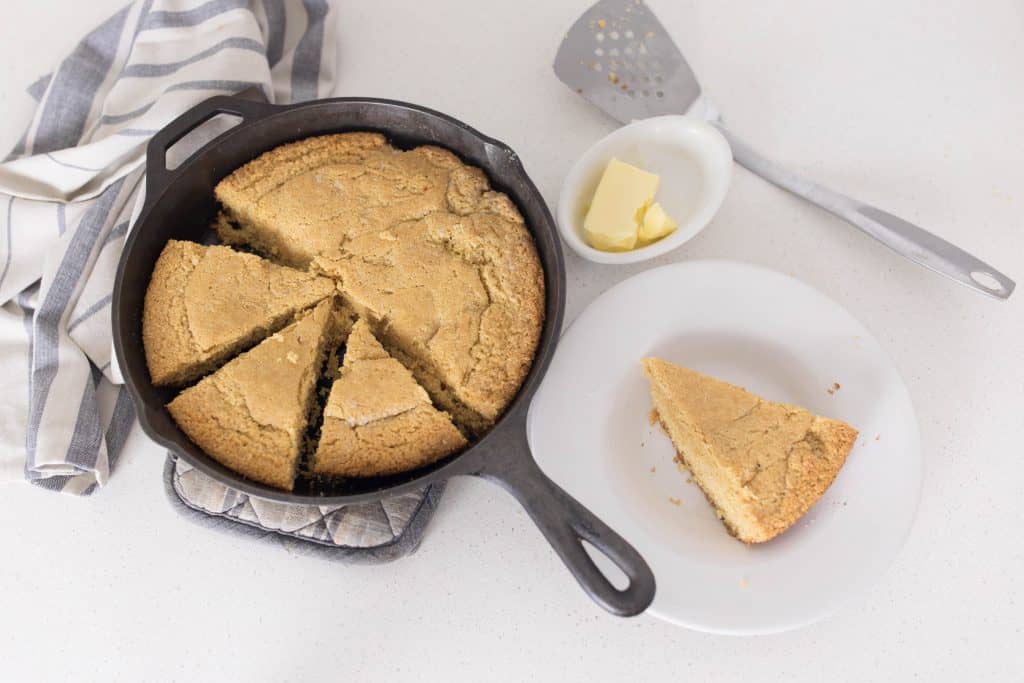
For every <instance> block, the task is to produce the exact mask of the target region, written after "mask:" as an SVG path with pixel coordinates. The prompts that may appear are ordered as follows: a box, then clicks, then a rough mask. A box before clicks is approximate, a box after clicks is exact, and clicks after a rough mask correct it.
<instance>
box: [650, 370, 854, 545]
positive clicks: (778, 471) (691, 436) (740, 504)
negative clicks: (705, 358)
mask: <svg viewBox="0 0 1024 683" xmlns="http://www.w3.org/2000/svg"><path fill="white" fill-rule="evenodd" d="M643 365H644V372H645V374H646V375H647V377H648V379H649V380H650V382H651V396H652V399H653V401H654V407H655V409H656V410H657V412H658V415H659V418H660V421H661V423H662V426H663V428H664V429H665V430H666V432H667V433H668V434H669V436H670V437H671V438H672V442H673V444H674V445H675V447H676V450H677V452H678V454H679V460H680V461H681V462H682V463H684V464H686V465H687V467H689V469H690V470H691V472H692V473H693V478H694V480H695V481H696V482H697V483H698V485H700V487H701V489H702V490H703V491H704V492H705V494H706V495H707V497H708V499H709V500H710V501H711V502H712V504H713V505H714V506H715V508H716V510H717V512H718V514H719V517H721V518H722V520H723V522H725V524H726V526H727V527H728V528H729V530H730V532H732V533H733V534H734V535H736V536H737V537H738V538H740V539H741V540H743V541H745V542H747V543H759V542H763V541H766V540H768V539H770V538H773V537H774V536H776V535H778V534H779V533H781V532H783V531H785V530H786V529H788V528H789V527H790V526H792V525H793V524H794V523H795V522H796V521H797V520H798V519H799V518H800V517H802V516H803V515H804V514H805V513H806V512H807V510H808V509H810V507H811V506H812V505H814V503H815V502H817V500H818V499H819V498H820V497H821V496H822V495H823V494H824V492H825V491H826V490H827V489H828V487H829V486H830V485H831V483H832V481H833V480H834V479H835V476H836V474H837V473H838V472H839V469H840V468H841V467H842V465H843V463H844V462H845V460H846V456H847V454H848V453H849V451H850V449H851V448H852V447H853V444H854V442H855V441H856V438H857V432H856V430H854V429H853V428H852V427H850V426H849V425H847V424H845V423H843V422H840V421H838V420H830V419H828V418H823V417H817V416H815V415H813V414H811V413H809V412H808V411H806V410H804V409H803V408H800V407H798V406H793V405H788V404H784V403H774V402H771V401H766V400H764V399H762V398H760V397H758V396H756V395H754V394H752V393H750V392H748V391H746V390H745V389H742V388H741V387H736V386H733V385H731V384H727V383H726V382H721V381H719V380H716V379H713V378H710V377H706V376H704V375H701V374H699V373H696V372H693V371H692V370H688V369H687V368H683V367H680V366H677V365H674V364H672V363H668V362H666V361H662V360H660V359H657V358H646V359H644V361H643Z"/></svg>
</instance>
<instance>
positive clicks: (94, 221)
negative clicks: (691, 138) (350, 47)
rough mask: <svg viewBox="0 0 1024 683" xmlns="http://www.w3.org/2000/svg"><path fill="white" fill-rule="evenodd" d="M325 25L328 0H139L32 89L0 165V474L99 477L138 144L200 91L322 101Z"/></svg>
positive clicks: (126, 408) (119, 414)
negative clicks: (27, 116) (116, 294)
mask: <svg viewBox="0 0 1024 683" xmlns="http://www.w3.org/2000/svg"><path fill="white" fill-rule="evenodd" d="M333 26H334V18H333V16H332V9H331V7H330V6H329V5H328V3H327V0H138V1H137V2H134V3H132V4H131V5H129V6H128V7H125V8H124V9H123V10H121V11H120V12H118V13H116V14H115V15H114V16H112V17H110V18H109V19H108V20H107V21H105V22H103V23H102V24H101V25H100V26H98V27H97V28H95V29H94V30H93V31H91V32H90V33H89V34H88V35H86V36H85V37H84V38H83V39H82V40H81V41H80V42H79V43H78V45H77V46H76V47H75V48H74V50H72V52H71V54H69V55H68V56H67V57H66V58H65V59H64V60H63V61H62V62H61V63H60V64H59V65H58V66H57V68H56V70H55V71H54V72H53V73H52V74H50V75H48V76H45V77H43V78H41V79H39V80H38V81H36V82H35V83H33V84H32V85H31V87H30V88H29V93H30V94H31V95H32V96H33V97H34V98H35V99H36V100H37V101H38V107H37V109H36V113H35V115H34V117H33V119H32V122H31V123H30V124H29V126H28V129H27V130H26V131H25V134H24V135H23V136H22V138H21V140H20V141H19V142H18V144H17V145H16V147H15V149H14V150H13V151H12V152H11V154H10V156H8V158H7V159H6V160H5V161H4V163H3V164H0V372H2V373H3V378H4V391H2V392H0V479H10V478H13V477H19V478H20V477H23V476H24V477H26V478H27V479H28V480H29V481H32V482H33V483H35V484H37V485H40V486H44V487H46V488H50V489H54V490H59V491H65V492H69V493H77V494H88V493H91V492H92V491H94V490H95V489H96V487H97V486H102V485H103V484H104V483H106V481H107V478H108V477H109V475H110V471H111V468H112V467H113V465H114V462H115V461H116V459H117V456H118V452H119V450H120V448H121V446H122V445H123V444H124V441H125V438H126V437H127V434H128V431H129V429H130V427H131V425H132V423H133V421H134V411H133V408H132V405H131V400H130V399H129V397H128V394H127V393H126V391H125V390H124V388H122V387H119V386H117V384H119V381H120V378H119V376H118V374H117V369H116V367H111V361H112V352H111V333H110V299H111V289H112V285H113V281H114V272H115V270H116V268H117V262H118V258H119V256H120V252H121V248H122V245H123V243H124V237H125V235H126V233H127V232H128V230H129V229H130V226H131V225H132V224H133V221H134V219H135V217H136V216H137V214H138V212H139V210H140V209H141V206H142V200H143V197H142V192H143V187H144V183H143V182H142V181H143V163H144V161H145V151H146V143H147V142H148V140H149V137H150V136H151V135H152V134H153V133H154V132H156V131H157V130H159V129H160V128H161V127H163V126H164V125H165V124H167V123H168V122H169V121H171V120H172V119H174V118H175V117H176V116H177V115H179V114H181V113H182V112H183V111H185V110H187V109H188V108H190V107H191V106H192V105H194V104H196V103H198V102H200V101H202V100H204V99H207V98H209V97H212V96H214V95H218V94H229V93H235V92H240V91H242V90H246V89H248V88H251V87H259V88H261V89H262V91H263V93H264V95H265V96H266V97H267V99H268V100H270V101H271V102H288V101H298V100H305V99H312V98H316V97H322V96H325V95H327V94H328V93H329V91H330V89H331V88H332V84H333V78H334V61H335V51H334V42H333Z"/></svg>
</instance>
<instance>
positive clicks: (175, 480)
mask: <svg viewBox="0 0 1024 683" xmlns="http://www.w3.org/2000/svg"><path fill="white" fill-rule="evenodd" d="M164 487H165V489H166V491H167V497H168V499H170V501H171V503H172V505H174V507H175V509H176V510H177V511H178V512H180V513H181V514H182V515H184V516H185V517H188V518H189V519H191V520H192V521H194V522H196V523H197V524H199V525H201V526H205V527H211V528H215V529H220V530H222V531H224V532H227V533H233V534H236V535H239V536H245V537H248V538H252V539H255V540H258V541H262V542H265V543H270V544H273V545H278V546H284V547H285V548H287V549H288V550H289V551H291V552H293V553H297V554H303V555H321V556H323V557H325V558H328V559H332V560H337V561H339V562H346V563H353V564H355V563H358V564H376V563H381V562H390V561H392V560H396V559H398V558H400V557H404V556H405V555H409V554H410V553H413V552H415V551H416V548H417V547H418V546H419V544H420V540H421V539H422V538H423V533H424V531H425V530H426V527H427V523H428V522H429V521H430V518H431V517H432V516H433V515H434V510H435V509H436V507H437V504H438V502H439V501H440V499H441V494H442V493H443V492H444V484H443V483H437V484H431V485H430V486H427V487H425V488H423V489H420V490H418V491H413V492H411V493H403V494H401V495H397V496H392V497H390V498H385V499H384V500H382V501H380V502H378V503H360V504H358V505H289V504H287V503H278V502H275V501H271V500H265V499H262V498H255V497H252V496H249V495H248V494H245V493H242V492H241V491H237V490H235V489H232V488H228V487H227V486H224V485H223V484H221V483H219V482H218V481H216V480H215V479H213V478H211V477H209V476H207V475H206V474H203V473H202V472H200V471H199V470H197V469H195V468H193V467H192V466H191V465H189V464H187V463H185V462H183V461H181V460H178V459H177V458H175V457H174V456H173V455H171V454H170V453H168V454H167V462H166V464H165V465H164Z"/></svg>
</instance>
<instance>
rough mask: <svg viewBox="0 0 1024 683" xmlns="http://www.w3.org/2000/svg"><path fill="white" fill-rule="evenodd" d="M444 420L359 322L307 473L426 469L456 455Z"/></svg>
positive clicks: (458, 440) (453, 433)
mask: <svg viewBox="0 0 1024 683" xmlns="http://www.w3.org/2000/svg"><path fill="white" fill-rule="evenodd" d="M465 446H466V439H465V438H464V437H463V436H462V434H461V433H460V432H459V430H458V429H456V428H455V426H454V425H453V424H452V421H451V419H450V418H449V417H448V415H447V414H446V413H443V412H441V411H439V410H437V409H435V408H434V407H433V405H431V402H430V398H429V397H428V396H427V393H426V392H425V391H424V390H423V388H422V387H420V386H419V385H418V384H416V380H415V379H413V376H412V374H411V373H410V372H409V371H408V370H407V369H406V368H405V367H404V366H403V365H402V364H401V363H399V362H398V361H397V360H395V359H394V358H392V357H390V356H389V355H388V353H387V351H385V350H384V347H383V346H381V344H380V342H378V341H377V339H376V338H374V336H373V333H372V332H371V331H370V327H369V325H367V323H366V321H365V320H362V319H360V320H359V321H358V322H356V324H355V326H354V327H353V328H352V333H351V334H350V335H349V338H348V343H347V346H346V350H345V360H344V364H343V367H342V369H341V377H340V378H338V379H337V380H336V381H335V382H334V385H333V386H332V387H331V393H330V396H329V397H328V399H327V405H326V407H325V408H324V422H323V427H322V429H321V433H320V443H319V445H318V446H317V451H316V459H315V460H314V464H313V473H314V474H321V475H328V476H344V477H368V476H379V475H387V474H397V473H399V472H406V471H409V470H413V469H416V468H418V467H423V466H424V465H428V464H430V463H432V462H434V461H436V460H439V459H440V458H443V457H444V456H446V455H449V454H450V453H454V452H455V451H457V450H459V449H461V448H464V447H465Z"/></svg>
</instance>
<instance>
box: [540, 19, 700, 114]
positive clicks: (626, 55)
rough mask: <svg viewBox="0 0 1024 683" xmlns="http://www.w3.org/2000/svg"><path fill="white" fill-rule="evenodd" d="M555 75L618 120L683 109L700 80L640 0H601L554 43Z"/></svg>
mask: <svg viewBox="0 0 1024 683" xmlns="http://www.w3.org/2000/svg"><path fill="white" fill-rule="evenodd" d="M555 74H557V75H558V78H559V79H560V80H561V81H562V82H563V83H565V84H566V85H567V86H569V87H570V88H572V89H573V90H575V91H576V92H577V93H579V94H580V95H582V96H583V97H585V98H586V99H587V100H589V101H590V103H591V104H593V105H595V106H597V107H598V108H599V109H601V110H602V111H604V112H605V113H606V114H608V115H609V116H611V117H612V118H614V119H617V120H619V121H621V122H623V123H628V122H630V121H632V120H634V119H645V118H648V117H651V116H661V115H663V114H685V113H686V112H687V110H689V108H690V107H691V106H692V105H693V104H694V102H696V101H697V99H698V98H699V97H700V83H698V82H697V77H696V76H695V75H694V74H693V71H692V70H691V69H690V65H689V64H687V63H686V59H685V58H684V57H683V54H682V53H681V52H680V51H679V48H677V47H676V45H675V43H673V42H672V39H671V38H670V37H669V35H668V32H667V31H666V30H665V27H664V26H662V25H661V22H660V21H658V18H657V17H656V16H654V13H653V12H652V11H651V9H650V8H649V7H647V5H645V4H643V2H641V1H640V0H601V2H598V3H597V4H596V5H594V6H593V7H591V8H590V9H588V10H587V11H586V12H584V13H583V16H581V17H580V18H579V19H578V20H577V21H576V23H575V24H573V25H572V28H571V29H569V32H568V33H566V34H565V39H564V40H562V44H561V45H560V46H559V47H558V55H557V56H556V57H555Z"/></svg>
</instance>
